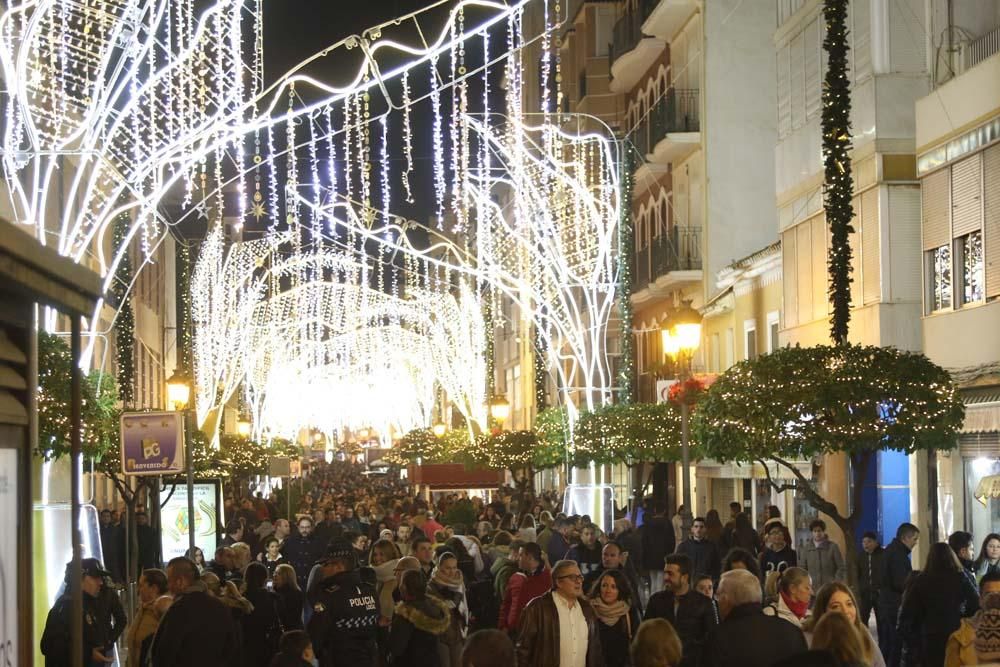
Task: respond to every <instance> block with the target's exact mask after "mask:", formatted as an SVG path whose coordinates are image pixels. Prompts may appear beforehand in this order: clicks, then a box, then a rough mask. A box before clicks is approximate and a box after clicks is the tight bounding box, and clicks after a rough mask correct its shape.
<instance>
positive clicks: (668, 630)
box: [629, 618, 681, 667]
mask: <svg viewBox="0 0 1000 667" xmlns="http://www.w3.org/2000/svg"><path fill="white" fill-rule="evenodd" d="M629 653H630V654H631V656H632V667H677V666H678V665H680V664H681V640H680V638H679V637H678V636H677V633H676V632H675V631H674V626H672V625H670V621H668V620H666V619H663V618H651V619H649V620H648V621H643V622H642V624H641V625H640V626H639V629H638V630H636V631H635V639H633V640H632V647H631V649H630V650H629Z"/></svg>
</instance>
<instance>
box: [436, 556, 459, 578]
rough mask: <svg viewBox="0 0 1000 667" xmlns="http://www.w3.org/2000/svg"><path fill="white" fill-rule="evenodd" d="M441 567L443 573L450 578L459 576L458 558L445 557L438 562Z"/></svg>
mask: <svg viewBox="0 0 1000 667" xmlns="http://www.w3.org/2000/svg"><path fill="white" fill-rule="evenodd" d="M438 567H439V568H440V569H441V574H443V575H444V576H445V577H447V578H448V579H455V578H457V577H458V560H457V559H455V558H443V559H442V560H441V562H440V563H439V564H438Z"/></svg>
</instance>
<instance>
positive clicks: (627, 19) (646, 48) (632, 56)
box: [608, 0, 666, 93]
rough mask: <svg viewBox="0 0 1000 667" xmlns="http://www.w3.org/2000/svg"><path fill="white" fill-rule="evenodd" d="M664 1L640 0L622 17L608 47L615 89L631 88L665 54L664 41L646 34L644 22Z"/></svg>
mask: <svg viewBox="0 0 1000 667" xmlns="http://www.w3.org/2000/svg"><path fill="white" fill-rule="evenodd" d="M659 1H660V0H638V2H637V4H636V5H635V6H634V7H633V8H632V9H631V10H630V11H628V12H627V13H626V14H625V15H624V16H622V17H621V18H620V19H618V22H617V23H615V27H614V29H613V31H612V42H611V44H610V45H609V46H608V67H609V69H610V71H611V92H614V93H624V92H626V91H628V90H631V89H632V87H633V86H634V85H635V84H636V83H637V82H638V81H639V79H640V78H641V77H642V75H643V73H645V71H646V70H647V69H648V68H649V66H650V65H651V64H652V63H653V61H655V60H656V58H657V56H659V55H660V53H662V51H663V49H664V48H665V46H666V43H665V42H664V41H663V40H659V39H655V38H652V37H649V36H648V35H645V34H643V32H642V24H643V22H644V21H645V20H646V19H647V18H649V15H650V14H651V13H652V12H653V10H654V9H655V8H656V5H657V4H658V3H659Z"/></svg>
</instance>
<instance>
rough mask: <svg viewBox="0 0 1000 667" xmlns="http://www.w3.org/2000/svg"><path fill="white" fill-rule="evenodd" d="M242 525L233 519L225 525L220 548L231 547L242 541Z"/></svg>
mask: <svg viewBox="0 0 1000 667" xmlns="http://www.w3.org/2000/svg"><path fill="white" fill-rule="evenodd" d="M243 532H244V531H243V523H242V522H241V521H239V520H237V519H233V520H232V521H230V522H229V523H228V524H226V535H225V537H223V538H222V546H224V547H231V546H233V545H234V544H236V543H237V542H242V541H243Z"/></svg>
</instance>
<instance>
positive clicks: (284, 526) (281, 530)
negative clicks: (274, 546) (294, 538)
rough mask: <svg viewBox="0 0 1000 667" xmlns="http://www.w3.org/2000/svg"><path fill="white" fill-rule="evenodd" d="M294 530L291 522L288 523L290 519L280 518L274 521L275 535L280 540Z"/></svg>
mask: <svg viewBox="0 0 1000 667" xmlns="http://www.w3.org/2000/svg"><path fill="white" fill-rule="evenodd" d="M290 532H292V527H291V524H289V523H288V519H278V520H277V521H275V523H274V535H275V537H277V538H278V539H279V540H283V539H285V538H286V537H288V534H289V533H290Z"/></svg>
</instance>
